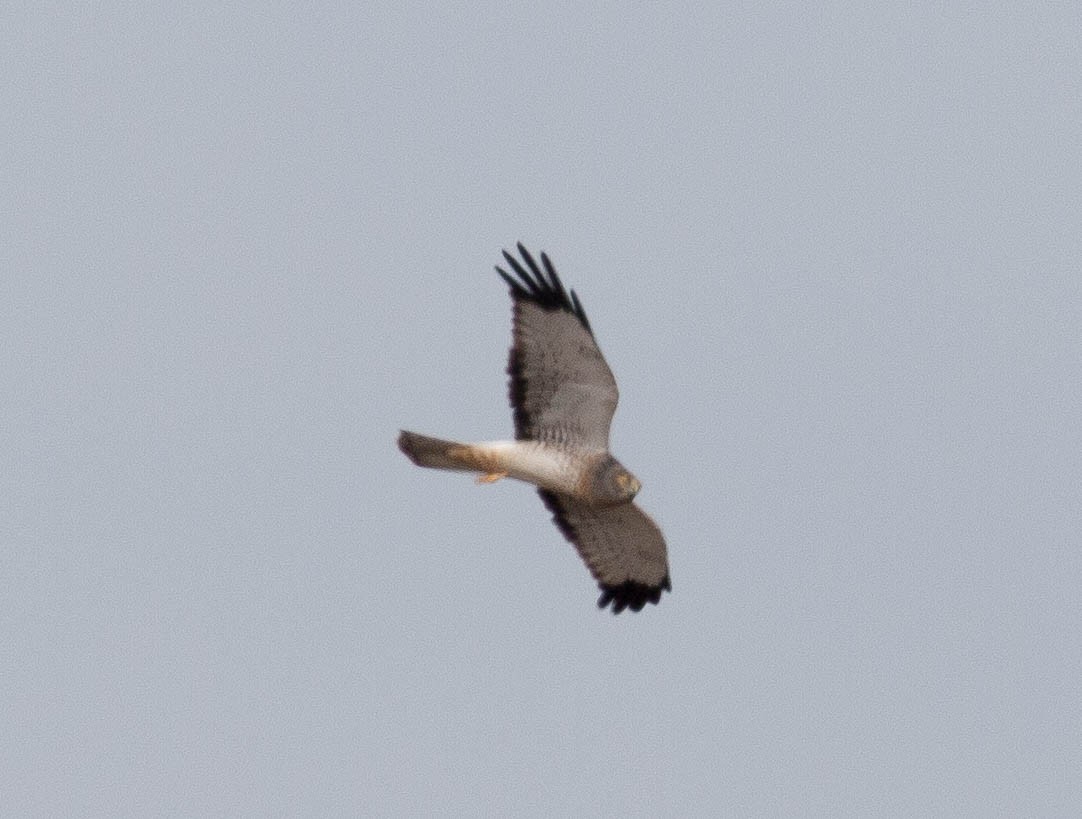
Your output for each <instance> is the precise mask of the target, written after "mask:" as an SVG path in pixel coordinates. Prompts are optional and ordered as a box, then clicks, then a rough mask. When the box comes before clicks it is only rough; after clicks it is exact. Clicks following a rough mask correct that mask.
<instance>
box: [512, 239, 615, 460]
mask: <svg viewBox="0 0 1082 819" xmlns="http://www.w3.org/2000/svg"><path fill="white" fill-rule="evenodd" d="M518 251H519V253H520V254H521V255H522V259H523V261H524V262H525V264H526V267H523V265H522V264H521V263H520V262H519V261H518V259H516V258H515V257H514V256H512V255H511V254H510V253H508V252H507V251H506V250H505V251H504V252H503V257H504V258H505V259H506V260H507V264H508V265H510V267H511V270H513V271H514V273H515V274H516V275H517V277H518V278H515V277H513V276H511V275H510V274H509V273H507V272H506V271H505V270H503V269H501V268H499V267H497V268H496V272H497V273H499V274H500V276H502V277H503V279H504V281H506V282H507V284H508V285H509V286H510V288H511V298H512V299H513V301H514V308H513V314H514V322H513V327H512V344H511V355H510V360H509V362H508V365H507V373H508V375H510V376H511V383H510V392H511V406H512V407H513V408H514V411H515V437H516V438H520V439H522V438H527V439H536V440H543V441H553V442H561V443H574V444H576V445H580V446H584V447H588V448H591V449H604V450H607V449H608V446H609V425H610V423H611V422H612V415H613V413H614V412H616V402H617V400H618V399H619V393H618V392H617V390H616V379H615V378H613V377H612V371H611V370H610V369H609V365H608V364H606V363H605V358H604V356H602V355H601V350H600V349H598V346H597V342H595V341H594V335H593V332H592V331H591V330H590V322H589V321H587V320H586V313H585V312H584V311H583V309H582V305H581V304H580V303H579V299H578V296H576V295H575V292H574V291H573V290H572V291H571V293H570V295H568V293H567V291H566V290H564V286H563V284H562V283H561V282H560V279H559V277H558V276H557V275H556V270H555V268H553V266H552V262H550V261H549V258H548V256H547V255H545V254H544V253H542V254H541V264H542V265H543V266H544V270H542V268H541V267H539V266H538V264H537V262H536V261H534V258H533V256H531V255H530V254H529V252H528V251H527V250H526V248H525V247H523V246H522V243H521V242H520V243H519V245H518ZM527 268H528V269H527Z"/></svg>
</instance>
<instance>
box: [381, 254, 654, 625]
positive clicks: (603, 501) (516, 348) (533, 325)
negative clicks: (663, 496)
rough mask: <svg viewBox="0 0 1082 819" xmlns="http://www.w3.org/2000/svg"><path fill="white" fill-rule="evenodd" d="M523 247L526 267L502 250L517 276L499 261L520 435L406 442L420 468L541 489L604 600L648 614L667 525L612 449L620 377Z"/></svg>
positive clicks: (602, 603)
mask: <svg viewBox="0 0 1082 819" xmlns="http://www.w3.org/2000/svg"><path fill="white" fill-rule="evenodd" d="M518 250H519V253H520V254H522V261H523V262H524V263H525V267H523V264H522V263H520V262H519V261H518V259H516V258H515V257H514V256H512V255H511V254H510V253H508V252H507V251H506V250H505V251H504V253H503V257H504V258H505V259H506V260H507V264H508V265H509V266H510V268H511V270H513V271H514V273H515V275H516V276H517V277H518V278H515V277H514V276H511V275H510V274H508V273H507V272H506V271H505V270H503V269H501V268H499V267H497V268H496V272H497V273H499V274H500V276H501V277H503V279H504V281H506V282H507V284H508V286H509V287H510V288H511V299H512V301H513V303H514V309H513V315H514V322H513V329H512V337H513V343H512V345H511V356H510V361H509V363H508V365H507V373H508V375H510V376H511V380H510V391H511V406H512V408H513V409H514V415H515V440H514V441H486V442H481V443H456V442H454V441H443V440H440V439H438V438H429V437H427V436H424V435H418V434H417V433H414V432H405V431H403V432H402V433H401V434H400V435H399V437H398V446H399V448H400V449H401V450H402V451H403V452H404V453H406V455H407V456H408V457H409V458H410V460H412V461H413V462H414V463H415V464H417V465H418V466H427V467H432V468H434V469H459V470H467V471H472V472H479V473H481V474H480V475H479V476H478V478H477V480H478V482H479V483H490V482H492V481H496V480H499V479H500V478H504V477H511V478H517V479H519V480H521V481H526V482H527V483H532V484H534V485H536V486H537V488H538V489H537V491H538V493H539V494H540V495H541V499H542V500H543V501H544V502H545V506H547V507H548V508H549V510H550V511H551V512H552V515H553V521H554V522H555V523H556V525H557V526H558V527H559V529H560V531H561V532H563V534H564V537H566V538H567V539H568V540H569V541H571V543H573V544H574V545H575V548H576V549H578V551H579V554H580V555H581V556H582V559H583V560H584V561H586V565H587V566H588V567H589V569H590V572H591V573H592V574H593V576H594V578H595V579H596V580H597V582H598V585H599V586H600V588H601V598H600V599H599V600H598V601H597V604H598V606H599V607H600V608H605V607H606V606H608V605H609V604H610V603H611V604H612V610H613V613H614V614H617V613H619V612H621V611H623V610H624V609H625V608H629V609H631V610H632V611H639V610H640V609H641V608H642V607H643V606H645V605H646V604H647V603H657V602H658V600H659V599H660V598H661V593H662V591H666V590H671V589H672V585H671V583H670V581H669V565H668V560H667V559H666V552H665V540H664V539H663V538H662V536H661V531H660V530H659V529H658V527H657V525H656V524H655V523H654V522H653V521H652V520H650V518H649V517H648V516H647V515H646V514H645V513H644V512H643V511H642V510H641V509H639V507H637V506H636V505H635V504H634V503H632V499H633V498H634V497H635V494H636V493H637V492H638V491H639V482H638V480H636V478H635V477H634V476H633V475H632V474H631V473H630V472H628V471H627V470H626V469H624V467H623V466H622V465H621V464H620V462H619V461H617V460H616V459H615V458H613V457H612V455H610V454H609V424H610V422H611V421H612V415H613V413H614V412H615V411H616V402H617V399H618V397H619V396H618V393H617V390H616V381H615V379H614V378H613V377H612V371H611V370H609V367H608V365H607V364H606V363H605V358H604V356H602V355H601V350H599V349H598V347H597V342H596V341H594V334H593V331H592V330H591V329H590V322H589V321H587V320H586V313H585V312H584V311H583V309H582V304H580V303H579V299H578V296H576V295H575V291H574V290H572V291H571V293H570V295H569V294H568V292H567V291H566V290H564V286H563V284H562V283H561V282H560V279H559V277H558V276H557V275H556V270H555V269H554V268H553V266H552V262H550V261H549V258H548V256H546V255H545V254H544V253H542V254H541V264H542V265H543V266H544V270H542V269H541V267H539V266H538V264H537V262H536V261H534V258H533V256H531V255H530V254H529V252H528V251H527V250H526V248H525V247H523V246H522V244H521V243H520V244H519V246H518ZM527 268H528V269H527Z"/></svg>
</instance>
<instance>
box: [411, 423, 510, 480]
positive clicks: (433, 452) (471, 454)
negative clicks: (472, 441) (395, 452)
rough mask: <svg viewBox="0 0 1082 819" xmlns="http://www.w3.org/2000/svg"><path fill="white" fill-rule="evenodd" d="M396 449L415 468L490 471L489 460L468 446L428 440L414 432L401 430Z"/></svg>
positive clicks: (452, 442) (438, 439) (453, 442)
mask: <svg viewBox="0 0 1082 819" xmlns="http://www.w3.org/2000/svg"><path fill="white" fill-rule="evenodd" d="M398 448H399V449H401V450H402V451H403V452H404V453H406V457H407V458H409V459H410V460H411V461H413V462H414V463H415V464H417V466H427V467H430V468H432V469H462V470H467V471H470V472H487V471H491V470H490V467H492V466H493V464H491V463H489V461H490V460H491V458H486V457H484V453H483V452H481V451H478V449H477V448H475V447H472V446H470V445H469V444H460V443H457V442H455V441H444V440H441V439H440V438H429V437H428V436H427V435H418V434H417V433H416V432H407V431H406V430H402V432H401V434H400V435H399V436H398Z"/></svg>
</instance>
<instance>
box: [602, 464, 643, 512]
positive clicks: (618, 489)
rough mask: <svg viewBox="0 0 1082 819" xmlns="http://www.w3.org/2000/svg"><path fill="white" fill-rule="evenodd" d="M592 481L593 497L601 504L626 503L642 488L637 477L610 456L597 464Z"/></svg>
mask: <svg viewBox="0 0 1082 819" xmlns="http://www.w3.org/2000/svg"><path fill="white" fill-rule="evenodd" d="M592 483H593V487H592V488H593V495H594V497H595V498H596V499H597V501H599V502H600V503H603V504H617V503H627V502H628V501H630V500H631V499H632V498H634V497H635V496H636V495H637V494H638V493H639V490H640V489H642V484H641V483H639V479H638V478H636V477H635V476H634V475H632V474H631V473H630V472H628V471H627V470H626V469H624V466H623V464H621V463H620V462H619V461H618V460H616V459H615V458H613V457H611V456H608V457H606V458H605V460H603V461H602V462H601V463H600V464H599V465H598V469H597V472H596V473H595V475H594V480H593V481H592Z"/></svg>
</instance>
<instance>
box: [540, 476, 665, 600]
mask: <svg viewBox="0 0 1082 819" xmlns="http://www.w3.org/2000/svg"><path fill="white" fill-rule="evenodd" d="M538 494H540V495H541V500H543V501H544V502H545V506H547V507H548V508H549V510H550V511H551V512H552V519H553V521H554V522H555V523H556V525H557V526H558V527H559V528H560V531H561V532H563V534H564V537H566V538H567V539H568V540H569V541H571V543H573V544H574V546H575V548H576V549H578V552H579V554H580V555H581V556H582V559H583V560H584V561H585V562H586V565H587V566H588V567H589V569H590V573H591V574H593V576H594V579H596V580H597V585H598V586H599V587H600V588H601V597H600V599H599V600H598V601H597V605H598V607H599V608H605V607H606V606H608V605H609V604H610V603H611V604H612V612H613V614H619V613H620V612H621V611H623V610H624V609H625V608H628V609H631V610H632V611H639V610H640V609H641V608H642V607H643V606H645V605H646V604H647V603H655V604H656V603H657V602H658V600H660V599H661V593H662V592H663V591H672V582H671V581H670V579H669V561H668V556H667V551H666V549H665V539H664V538H663V537H662V536H661V530H660V529H658V528H657V524H656V523H654V522H653V521H652V520H650V517H649V516H648V515H647V514H646V513H645V512H643V511H642V510H641V509H639V507H637V506H636V505H635V504H633V503H623V504H620V505H619V506H608V507H604V508H597V507H591V506H586V505H585V504H583V503H580V502H578V501H576V500H575V499H574V498H571V497H568V496H567V495H559V494H556V493H555V492H549V491H547V490H544V489H540V490H538Z"/></svg>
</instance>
